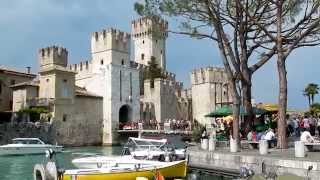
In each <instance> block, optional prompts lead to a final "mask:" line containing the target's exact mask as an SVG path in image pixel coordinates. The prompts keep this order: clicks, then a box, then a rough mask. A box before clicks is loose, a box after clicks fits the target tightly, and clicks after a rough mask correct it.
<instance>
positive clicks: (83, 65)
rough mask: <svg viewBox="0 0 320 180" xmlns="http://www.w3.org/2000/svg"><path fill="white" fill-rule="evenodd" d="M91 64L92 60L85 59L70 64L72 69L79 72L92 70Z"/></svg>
mask: <svg viewBox="0 0 320 180" xmlns="http://www.w3.org/2000/svg"><path fill="white" fill-rule="evenodd" d="M91 66H92V64H91V61H85V60H83V61H81V62H80V63H77V64H69V65H68V67H69V69H70V70H72V71H75V72H77V73H82V72H90V70H91Z"/></svg>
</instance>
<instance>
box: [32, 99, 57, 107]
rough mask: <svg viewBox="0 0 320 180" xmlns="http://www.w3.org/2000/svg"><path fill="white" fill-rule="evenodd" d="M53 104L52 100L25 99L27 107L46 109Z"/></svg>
mask: <svg viewBox="0 0 320 180" xmlns="http://www.w3.org/2000/svg"><path fill="white" fill-rule="evenodd" d="M53 103H54V99H53V98H29V99H27V104H28V106H29V107H30V106H33V107H34V106H35V107H48V106H50V105H52V104H53Z"/></svg>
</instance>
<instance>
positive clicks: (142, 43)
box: [131, 16, 168, 70]
mask: <svg viewBox="0 0 320 180" xmlns="http://www.w3.org/2000/svg"><path fill="white" fill-rule="evenodd" d="M131 26H132V27H131V29H132V36H133V43H134V61H135V62H137V63H139V64H144V65H148V62H149V61H151V58H152V57H154V58H155V60H156V62H157V64H158V65H159V67H161V68H162V69H163V70H166V38H167V37H168V33H167V29H168V22H167V21H165V20H163V19H161V18H159V17H156V16H153V17H142V18H140V19H137V20H134V21H132V24H131Z"/></svg>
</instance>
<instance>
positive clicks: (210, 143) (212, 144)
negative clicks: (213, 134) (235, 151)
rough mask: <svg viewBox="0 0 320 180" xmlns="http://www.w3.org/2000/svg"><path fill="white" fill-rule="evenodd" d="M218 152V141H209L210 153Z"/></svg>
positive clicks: (211, 139)
mask: <svg viewBox="0 0 320 180" xmlns="http://www.w3.org/2000/svg"><path fill="white" fill-rule="evenodd" d="M214 150H216V140H215V139H214V138H210V139H209V151H214Z"/></svg>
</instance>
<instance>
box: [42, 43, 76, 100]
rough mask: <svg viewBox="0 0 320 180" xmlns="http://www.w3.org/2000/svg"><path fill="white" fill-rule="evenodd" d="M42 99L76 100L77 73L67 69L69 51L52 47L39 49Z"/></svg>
mask: <svg viewBox="0 0 320 180" xmlns="http://www.w3.org/2000/svg"><path fill="white" fill-rule="evenodd" d="M38 58H39V61H40V71H39V74H40V76H39V80H40V89H39V97H40V98H55V99H70V100H73V98H74V88H75V85H74V84H75V72H74V71H71V70H69V69H67V64H68V51H67V50H66V49H65V48H62V47H57V46H50V47H46V48H42V49H39V51H38Z"/></svg>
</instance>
